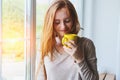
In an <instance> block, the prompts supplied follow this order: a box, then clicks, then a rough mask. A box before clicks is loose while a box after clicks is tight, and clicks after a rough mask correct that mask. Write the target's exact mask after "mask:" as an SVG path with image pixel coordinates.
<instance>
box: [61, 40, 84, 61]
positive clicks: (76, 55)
mask: <svg viewBox="0 0 120 80" xmlns="http://www.w3.org/2000/svg"><path fill="white" fill-rule="evenodd" d="M65 44H66V45H67V46H69V47H67V46H63V48H64V51H65V52H66V53H68V54H69V55H71V56H72V57H73V59H74V60H75V61H76V62H77V63H80V62H81V61H82V60H83V59H84V54H83V49H82V47H81V45H80V43H79V41H73V40H69V41H68V42H66V43H65Z"/></svg>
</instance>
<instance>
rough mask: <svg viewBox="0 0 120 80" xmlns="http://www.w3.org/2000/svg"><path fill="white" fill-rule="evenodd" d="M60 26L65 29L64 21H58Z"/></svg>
mask: <svg viewBox="0 0 120 80" xmlns="http://www.w3.org/2000/svg"><path fill="white" fill-rule="evenodd" d="M60 27H61V28H62V29H65V27H66V26H65V23H64V22H63V21H62V22H61V23H60Z"/></svg>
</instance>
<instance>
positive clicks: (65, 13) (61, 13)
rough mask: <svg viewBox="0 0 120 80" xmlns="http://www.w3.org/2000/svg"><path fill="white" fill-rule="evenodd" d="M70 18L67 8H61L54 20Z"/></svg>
mask: <svg viewBox="0 0 120 80" xmlns="http://www.w3.org/2000/svg"><path fill="white" fill-rule="evenodd" d="M68 17H70V12H69V10H68V8H66V7H63V8H61V9H59V10H57V11H56V13H55V19H59V18H68Z"/></svg>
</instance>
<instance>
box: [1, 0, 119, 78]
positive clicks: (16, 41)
mask: <svg viewBox="0 0 120 80" xmlns="http://www.w3.org/2000/svg"><path fill="white" fill-rule="evenodd" d="M51 1H52V0H42V1H41V0H0V80H34V76H35V75H34V73H35V68H36V66H35V64H38V62H37V61H36V59H38V58H39V56H38V55H39V50H40V49H39V48H40V34H41V31H42V30H41V28H42V26H43V20H44V15H45V12H46V10H47V8H48V6H49V4H50V2H51ZM70 1H71V2H72V3H73V4H74V6H75V8H76V10H77V13H78V16H79V21H80V24H81V27H82V28H84V30H81V31H80V32H79V36H81V37H82V36H84V37H88V38H90V39H91V40H93V42H94V44H95V47H96V55H97V61H98V63H97V65H98V71H99V73H111V74H114V75H116V80H120V62H119V61H120V5H119V4H120V0H70ZM36 55H37V56H36Z"/></svg>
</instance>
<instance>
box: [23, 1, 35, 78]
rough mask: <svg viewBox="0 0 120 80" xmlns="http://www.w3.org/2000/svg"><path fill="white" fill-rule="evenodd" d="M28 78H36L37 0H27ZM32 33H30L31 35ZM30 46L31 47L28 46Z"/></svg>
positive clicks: (26, 43) (26, 44)
mask: <svg viewBox="0 0 120 80" xmlns="http://www.w3.org/2000/svg"><path fill="white" fill-rule="evenodd" d="M24 30H25V38H26V42H25V48H26V49H25V53H26V55H25V57H26V59H25V60H26V79H25V80H34V79H35V59H36V0H26V1H25V29H24ZM29 34H30V35H29ZM27 46H30V47H27Z"/></svg>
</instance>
